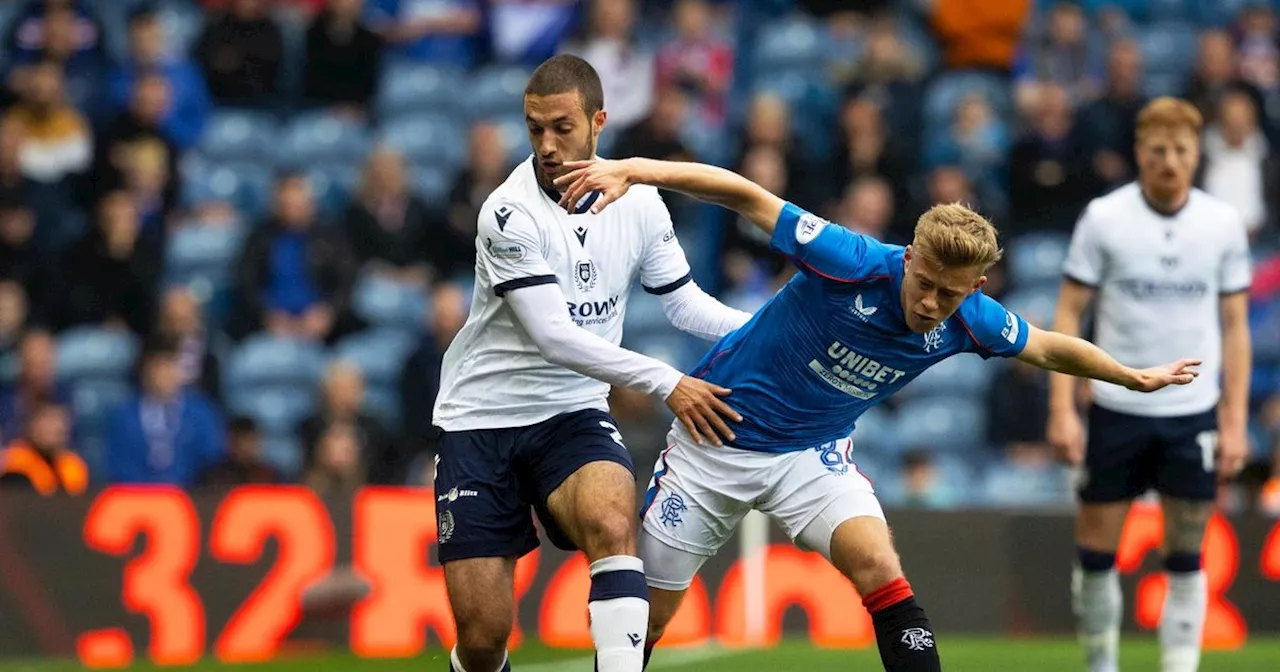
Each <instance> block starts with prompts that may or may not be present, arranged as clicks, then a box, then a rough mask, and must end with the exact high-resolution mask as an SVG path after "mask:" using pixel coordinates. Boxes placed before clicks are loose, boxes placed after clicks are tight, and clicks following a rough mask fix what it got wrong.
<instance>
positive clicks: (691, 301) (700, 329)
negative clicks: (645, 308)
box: [662, 282, 751, 341]
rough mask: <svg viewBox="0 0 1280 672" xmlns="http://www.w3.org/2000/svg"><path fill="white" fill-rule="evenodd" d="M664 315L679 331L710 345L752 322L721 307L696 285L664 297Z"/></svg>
mask: <svg viewBox="0 0 1280 672" xmlns="http://www.w3.org/2000/svg"><path fill="white" fill-rule="evenodd" d="M662 312H663V313H665V314H666V316H667V319H668V320H670V321H671V324H672V325H673V326H674V327H675V328H676V329H679V330H680V331H683V332H685V333H687V334H693V335H694V336H697V337H698V338H701V339H705V340H708V341H718V340H720V339H721V338H723V337H724V336H725V334H728V333H729V332H732V331H735V330H737V329H738V328H739V327H741V326H742V325H744V324H746V323H747V321H748V320H750V319H751V314H750V313H745V312H743V311H741V310H738V309H736V308H730V307H729V306H726V305H724V304H723V303H720V301H718V300H717V299H716V298H715V297H713V296H711V295H710V294H707V293H706V292H704V291H702V288H701V287H699V286H698V283H696V282H688V283H685V284H684V285H682V286H681V287H680V288H679V289H677V290H675V291H672V292H668V293H666V294H663V295H662Z"/></svg>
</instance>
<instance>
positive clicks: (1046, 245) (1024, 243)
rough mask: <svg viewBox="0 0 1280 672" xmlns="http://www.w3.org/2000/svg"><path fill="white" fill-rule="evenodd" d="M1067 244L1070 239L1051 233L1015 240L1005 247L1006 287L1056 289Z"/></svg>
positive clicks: (1019, 237)
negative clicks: (1006, 254)
mask: <svg viewBox="0 0 1280 672" xmlns="http://www.w3.org/2000/svg"><path fill="white" fill-rule="evenodd" d="M1070 243H1071V239H1070V236H1067V235H1065V234H1059V233H1052V232H1038V233H1024V234H1022V235H1019V236H1017V237H1016V238H1014V239H1013V240H1011V241H1010V242H1009V244H1008V246H1007V249H1008V253H1009V256H1008V262H1007V264H1008V269H1009V283H1010V284H1011V285H1012V286H1014V287H1018V288H1022V287H1044V286H1046V285H1050V286H1057V284H1058V282H1059V281H1060V280H1061V279H1062V263H1063V262H1064V261H1066V258H1067V248H1068V246H1069V245H1070Z"/></svg>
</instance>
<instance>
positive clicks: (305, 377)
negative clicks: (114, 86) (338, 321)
mask: <svg viewBox="0 0 1280 672" xmlns="http://www.w3.org/2000/svg"><path fill="white" fill-rule="evenodd" d="M324 359H325V358H324V352H323V350H322V349H321V348H320V346H318V345H316V344H314V343H311V342H308V341H302V340H295V339H287V338H277V337H274V336H271V335H269V334H255V335H252V336H250V337H248V338H246V339H245V340H244V342H242V343H241V344H240V347H238V348H237V349H236V350H235V351H234V352H232V353H231V357H230V358H229V359H228V361H227V363H226V365H225V369H226V370H225V371H224V376H223V385H224V387H226V388H227V396H228V397H234V396H236V393H235V391H236V390H252V389H256V388H260V387H282V388H288V387H307V388H310V387H312V386H314V385H315V384H316V383H317V382H318V381H319V380H320V375H321V373H322V372H323V369H324Z"/></svg>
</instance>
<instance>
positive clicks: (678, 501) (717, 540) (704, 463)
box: [640, 428, 776, 587]
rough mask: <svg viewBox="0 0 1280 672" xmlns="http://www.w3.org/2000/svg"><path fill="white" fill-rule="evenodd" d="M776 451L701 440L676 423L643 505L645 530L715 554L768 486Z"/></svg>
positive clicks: (675, 544) (698, 553) (700, 553)
mask: <svg viewBox="0 0 1280 672" xmlns="http://www.w3.org/2000/svg"><path fill="white" fill-rule="evenodd" d="M774 457H776V456H773V455H768V454H764V453H753V452H751V451H745V450H737V449H734V448H714V447H707V446H699V445H697V444H695V443H694V442H693V440H692V439H691V438H689V436H688V434H687V433H686V432H685V431H684V429H683V428H677V429H673V430H672V431H671V433H670V434H669V435H668V447H667V449H666V450H664V451H663V452H662V454H661V455H660V456H659V457H658V461H657V462H656V463H655V464H654V467H653V478H652V479H650V481H649V487H648V489H647V490H646V491H645V495H644V502H643V504H642V505H641V507H640V518H641V527H642V528H643V531H642V535H648V536H650V537H652V538H653V539H655V540H657V541H658V542H661V543H662V544H664V545H665V546H668V547H671V548H674V549H679V550H681V551H684V552H686V553H690V554H693V555H696V556H701V557H709V556H712V555H715V554H716V552H717V551H719V550H720V547H721V546H723V545H724V543H725V542H726V541H728V540H729V538H730V537H731V536H733V532H734V530H736V529H737V528H738V524H739V523H741V522H742V518H743V516H745V515H746V514H747V512H748V511H750V510H751V506H752V502H754V501H755V500H756V499H757V498H758V497H759V496H760V494H761V493H762V492H763V491H764V489H765V487H766V486H767V483H766V481H764V480H763V479H764V474H765V473H766V472H767V465H768V463H769V462H770V461H771V460H772V459H773V458H774ZM642 550H643V548H642ZM649 564H650V563H649V561H648V560H646V561H645V571H646V574H648V573H650V571H656V570H651V568H650V566H649ZM695 571H696V569H695ZM650 576H651V580H650V585H654V584H653V583H652V575H650ZM692 576H693V574H692V572H691V573H689V576H688V577H687V578H689V579H692ZM684 586H686V587H687V586H688V583H687V582H686V583H685V584H684ZM659 587H669V586H659Z"/></svg>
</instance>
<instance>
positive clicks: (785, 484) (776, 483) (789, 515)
mask: <svg viewBox="0 0 1280 672" xmlns="http://www.w3.org/2000/svg"><path fill="white" fill-rule="evenodd" d="M777 458H778V462H777V464H776V465H775V468H773V469H771V470H769V479H770V482H769V488H768V490H767V494H766V495H765V497H764V498H763V499H762V501H761V502H760V505H759V508H760V510H761V511H763V512H764V513H766V514H768V515H769V516H770V517H772V518H773V519H774V520H776V521H777V522H778V524H779V525H781V526H782V529H783V530H785V531H786V533H787V536H789V537H790V538H791V539H792V540H794V541H796V542H797V543H798V544H799V545H800V546H801V547H802V548H804V549H806V550H814V551H818V552H819V553H822V554H824V555H827V554H828V548H829V546H830V544H831V536H830V535H831V533H834V532H835V528H836V527H837V526H838V525H839V524H840V523H842V522H844V521H845V520H846V519H848V518H856V517H860V516H872V517H875V518H880V519H881V520H883V519H884V512H883V511H882V510H881V508H880V503H879V501H877V500H876V496H875V488H874V487H873V486H872V484H871V481H870V480H869V479H868V478H867V477H866V476H864V475H862V473H861V472H860V471H858V467H857V465H856V464H854V461H853V448H852V443H851V442H850V441H849V440H848V439H843V440H840V441H834V442H832V443H829V444H826V445H824V446H820V447H818V448H809V449H807V450H801V451H796V452H791V453H785V454H782V455H778V456H777ZM815 521H816V522H818V523H819V525H818V526H816V527H813V528H812V529H810V527H811V525H812V524H813V523H814V522H815ZM823 527H825V528H826V530H825V532H823V531H822V529H823ZM806 531H807V533H806Z"/></svg>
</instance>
